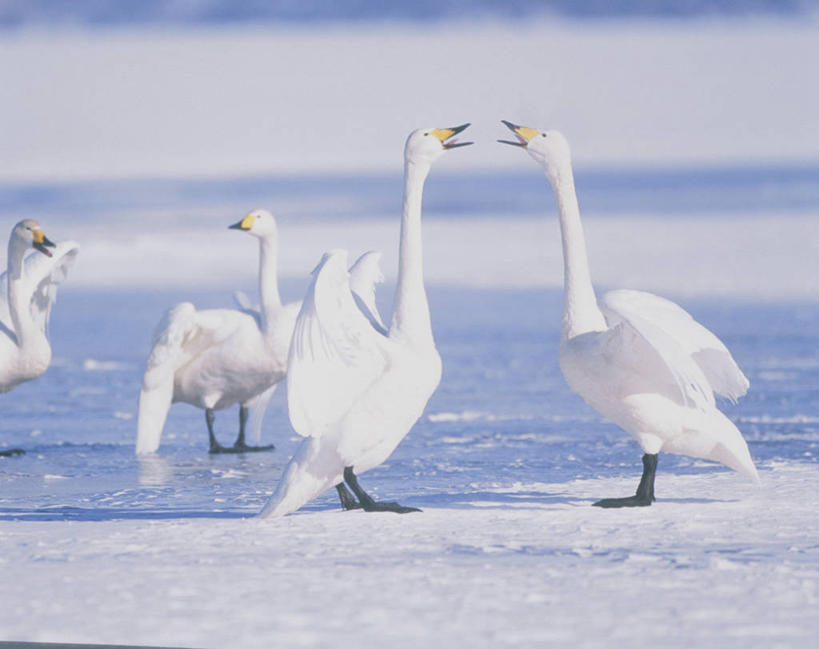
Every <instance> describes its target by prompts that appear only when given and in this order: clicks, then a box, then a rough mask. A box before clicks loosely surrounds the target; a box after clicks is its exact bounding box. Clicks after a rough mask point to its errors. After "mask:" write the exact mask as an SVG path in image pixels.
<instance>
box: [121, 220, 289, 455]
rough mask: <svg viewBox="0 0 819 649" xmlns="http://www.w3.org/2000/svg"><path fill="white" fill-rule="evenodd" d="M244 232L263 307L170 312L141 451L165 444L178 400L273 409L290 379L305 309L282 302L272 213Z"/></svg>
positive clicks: (152, 361) (146, 383)
mask: <svg viewBox="0 0 819 649" xmlns="http://www.w3.org/2000/svg"><path fill="white" fill-rule="evenodd" d="M236 227H237V228H240V229H243V230H245V231H246V232H248V233H249V234H251V235H253V236H256V237H257V238H258V239H259V292H260V296H261V309H260V311H259V312H257V313H253V312H250V311H237V310H234V309H207V310H203V311H197V310H196V308H195V307H194V306H193V304H191V303H190V302H182V303H180V304H177V305H176V306H175V307H173V308H172V309H171V310H169V311H168V312H167V313H166V314H165V316H164V317H163V319H162V321H161V322H160V323H159V325H158V327H157V330H156V333H155V335H154V342H153V348H152V350H151V354H150V356H149V358H148V362H147V366H146V369H145V375H144V377H143V380H142V391H141V392H140V395H139V415H138V422H137V441H136V452H137V453H152V452H154V451H156V449H157V448H158V447H159V441H160V437H161V435H162V429H163V427H164V425H165V419H166V417H167V414H168V410H169V408H170V406H171V404H172V403H176V402H183V403H189V404H191V405H194V406H197V407H199V408H203V409H205V410H221V409H223V408H227V407H229V406H232V405H234V404H236V403H238V404H240V405H241V406H242V407H245V408H248V407H251V406H253V405H255V404H257V403H258V402H259V401H261V402H263V404H264V405H266V404H267V401H268V400H269V398H270V396H271V395H272V392H273V390H274V389H275V386H276V384H277V383H278V382H279V381H281V380H282V379H283V378H284V376H285V373H286V368H287V354H288V351H289V348H290V337H291V335H292V332H293V326H294V324H295V321H296V315H297V314H298V310H299V307H300V304H299V303H291V304H282V301H281V298H280V297H279V288H278V280H277V268H276V261H277V255H278V232H277V228H276V222H275V219H274V218H273V216H272V215H271V214H270V213H269V212H267V211H265V210H256V211H255V212H251V213H250V214H249V215H248V216H246V217H245V219H244V220H243V221H242V222H241V223H240V224H237V226H236Z"/></svg>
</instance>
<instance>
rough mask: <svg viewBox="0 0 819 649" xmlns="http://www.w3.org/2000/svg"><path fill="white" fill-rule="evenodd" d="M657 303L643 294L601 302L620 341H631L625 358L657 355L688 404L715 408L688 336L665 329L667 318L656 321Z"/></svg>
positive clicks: (618, 294) (611, 296)
mask: <svg viewBox="0 0 819 649" xmlns="http://www.w3.org/2000/svg"><path fill="white" fill-rule="evenodd" d="M653 300H662V298H657V297H656V296H654V295H651V294H649V293H642V292H640V291H611V292H609V293H606V294H605V295H604V296H603V297H602V299H601V300H600V310H601V311H602V312H603V315H604V316H605V318H606V321H607V322H608V324H609V326H610V327H612V328H613V329H615V330H620V332H621V333H620V335H619V338H620V339H622V340H624V341H628V346H629V347H630V348H629V349H624V350H622V353H623V354H624V356H628V355H634V356H636V357H639V356H640V355H646V354H656V357H657V358H659V359H660V360H661V361H662V365H663V366H664V367H665V368H666V369H667V370H668V372H669V374H670V375H671V377H672V379H673V382H674V383H675V384H676V385H677V387H678V388H679V390H680V396H681V398H682V401H683V402H684V403H686V404H687V405H689V406H690V407H694V408H698V409H700V410H708V409H710V408H713V407H714V405H715V404H714V393H713V389H712V386H711V384H710V382H709V381H708V378H707V377H706V375H705V373H704V372H703V370H702V368H701V367H700V366H699V365H698V364H697V363H696V362H695V361H694V359H693V358H692V357H691V353H690V351H689V349H688V343H687V342H685V340H684V336H683V340H681V339H680V334H681V333H683V334H684V332H681V331H679V325H678V326H677V327H676V328H674V327H671V328H669V327H667V326H664V325H665V324H666V323H665V322H664V319H663V318H660V319H658V318H656V317H655V310H653V309H652V307H653V306H655V303H654V302H653ZM663 302H668V301H667V300H663ZM671 304H673V303H671ZM646 305H648V308H646ZM675 306H676V305H675ZM677 308H678V309H679V307H677ZM679 310H680V311H681V312H682V313H685V312H684V311H682V309H679ZM686 315H687V314H686ZM688 317H689V318H690V316H688ZM655 367H656V366H655Z"/></svg>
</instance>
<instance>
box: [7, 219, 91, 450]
mask: <svg viewBox="0 0 819 649" xmlns="http://www.w3.org/2000/svg"><path fill="white" fill-rule="evenodd" d="M30 248H33V249H35V250H38V251H39V253H42V254H39V253H36V254H32V255H29V256H28V257H26V252H27V251H28V250H29V249H30ZM49 248H52V249H53V250H49ZM8 250H9V252H8V260H7V264H8V267H7V270H6V272H5V273H4V274H3V275H2V276H0V392H8V391H9V390H11V389H12V388H14V387H15V386H17V385H19V384H20V383H22V382H23V381H30V380H31V379H36V378H37V377H38V376H40V375H41V374H42V373H43V372H45V371H46V369H48V365H49V363H50V362H51V345H50V344H49V342H48V318H49V315H50V313H51V307H52V305H53V304H54V301H55V300H56V298H57V286H58V285H59V284H60V283H61V282H62V281H63V280H64V279H65V278H66V276H67V275H68V269H69V268H70V267H71V265H72V264H73V263H74V260H75V259H76V257H77V254H78V252H79V246H78V245H77V244H76V243H74V242H73V241H64V242H62V243H59V244H54V243H52V242H51V241H49V239H48V237H46V236H45V233H44V232H43V229H42V228H41V227H40V224H39V223H37V222H36V221H32V220H31V219H26V220H23V221H20V222H19V223H18V224H17V225H15V226H14V228H13V229H12V231H11V236H10V237H9V248H8ZM22 452H23V451H21V450H20V449H11V450H7V451H2V452H0V455H16V454H20V453H22Z"/></svg>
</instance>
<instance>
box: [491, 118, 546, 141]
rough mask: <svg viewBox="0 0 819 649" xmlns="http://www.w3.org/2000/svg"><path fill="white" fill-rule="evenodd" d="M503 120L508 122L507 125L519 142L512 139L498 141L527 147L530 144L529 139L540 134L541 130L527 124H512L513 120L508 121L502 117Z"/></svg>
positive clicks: (505, 122)
mask: <svg viewBox="0 0 819 649" xmlns="http://www.w3.org/2000/svg"><path fill="white" fill-rule="evenodd" d="M501 122H503V123H504V124H506V127H507V128H508V129H509V130H510V131H512V133H514V134H515V137H516V138H518V140H517V142H513V141H512V140H498V142H501V143H503V144H511V145H512V146H522V147H524V148H525V147H526V146H527V145H528V144H529V140H531V139H532V138H533V137H535V136H537V135H540V131H538V130H537V129H534V128H529V127H527V126H518V125H517V124H512V122H507V121H506V120H505V119H502V120H501Z"/></svg>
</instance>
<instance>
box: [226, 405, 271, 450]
mask: <svg viewBox="0 0 819 649" xmlns="http://www.w3.org/2000/svg"><path fill="white" fill-rule="evenodd" d="M249 414H250V413H249V412H248V409H247V408H246V407H245V406H239V436H238V437H237V438H236V441H235V442H234V444H233V448H232V449H227V452H229V453H251V452H253V451H272V450H273V449H274V448H276V447H275V446H273V444H268V445H267V446H248V445H247V444H245V425H246V424H247V417H248V415H249Z"/></svg>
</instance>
